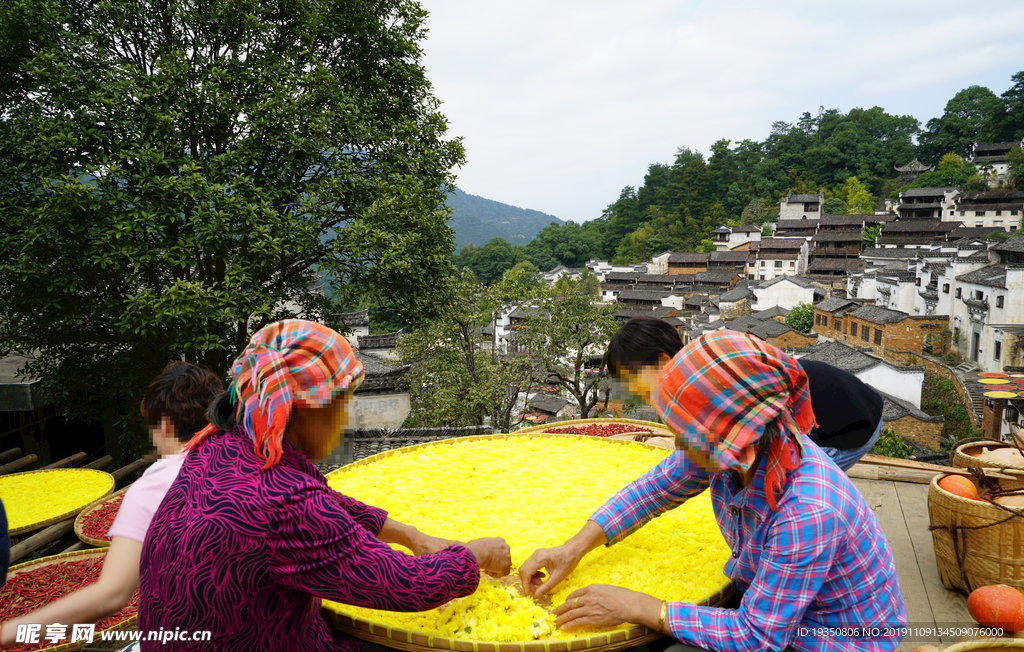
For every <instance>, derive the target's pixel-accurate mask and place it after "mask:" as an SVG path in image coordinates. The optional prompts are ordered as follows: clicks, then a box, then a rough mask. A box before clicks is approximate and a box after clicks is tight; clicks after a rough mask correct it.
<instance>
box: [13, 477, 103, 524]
mask: <svg viewBox="0 0 1024 652" xmlns="http://www.w3.org/2000/svg"><path fill="white" fill-rule="evenodd" d="M68 471H75V472H76V473H81V474H96V473H98V474H101V475H103V476H106V478H107V479H108V480H109V483H108V484H107V486H106V489H104V490H103V492H102V493H98V494H96V495H92V496H88V497H86V498H83V499H82V500H81V504H77V501H76V504H75V505H73V506H72V507H71V508H69V509H68V510H67V511H65V512H64V513H62V514H58V515H56V516H53V517H51V518H48V519H45V520H42V521H37V522H33V523H29V524H28V525H23V526H22V527H19V528H14V529H12V530H11V531H10V532H9V534H10V535H11V536H15V535H17V534H21V533H23V532H31V531H32V530H38V529H39V528H43V527H46V526H48V525H53V524H54V523H60V522H61V521H65V520H67V519H69V518H71V517H72V516H75V515H76V514H78V513H79V512H81V511H82V510H83V509H85V508H86V507H88V506H89V505H91V504H92V503H93V502H95V501H97V500H100V499H102V498H103V497H104V496H109V495H110V492H111V491H113V489H114V476H112V475H110V474H109V473H107V472H105V471H97V470H95V469H49V470H46V471H27V472H25V473H14V474H12V475H5V476H0V487H2V486H3V483H4V481H5V480H7V479H10V478H16V477H24V476H26V475H31V474H39V473H57V472H63V474H66V473H67V472H68ZM57 490H59V489H57ZM2 495H3V491H2V490H0V497H2ZM6 507H7V509H8V510H10V509H11V508H10V506H9V505H7V506H6ZM7 518H8V521H10V518H11V512H10V511H8V512H7Z"/></svg>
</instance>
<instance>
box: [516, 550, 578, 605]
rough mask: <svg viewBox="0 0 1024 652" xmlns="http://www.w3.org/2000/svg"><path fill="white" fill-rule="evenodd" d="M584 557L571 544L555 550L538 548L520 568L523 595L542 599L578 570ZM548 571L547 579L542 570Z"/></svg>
mask: <svg viewBox="0 0 1024 652" xmlns="http://www.w3.org/2000/svg"><path fill="white" fill-rule="evenodd" d="M582 558H583V555H582V554H580V553H579V551H578V550H577V549H576V547H575V546H573V545H571V544H570V543H568V542H567V543H563V544H562V545H560V546H558V547H555V548H538V549H537V550H534V551H533V554H532V555H530V558H529V559H527V560H526V561H525V562H523V565H522V566H520V567H519V581H520V583H521V584H522V585H523V593H525V594H526V595H532V596H536V597H540V596H542V595H546V594H547V593H548V592H550V591H551V590H552V589H554V588H555V587H556V586H558V584H559V583H560V582H561V581H562V580H564V579H565V578H566V576H567V575H568V574H569V573H571V572H573V571H574V570H576V566H577V565H578V564H579V563H580V559H582ZM542 568H543V569H546V570H547V577H546V578H545V575H544V572H543V571H542V570H541V569H542Z"/></svg>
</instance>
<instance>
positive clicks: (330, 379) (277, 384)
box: [185, 319, 363, 469]
mask: <svg viewBox="0 0 1024 652" xmlns="http://www.w3.org/2000/svg"><path fill="white" fill-rule="evenodd" d="M232 375H233V376H234V380H233V381H232V382H231V386H230V387H228V392H229V393H230V395H231V401H232V403H233V404H234V405H235V406H236V414H235V417H236V419H237V421H238V423H239V424H242V425H244V426H245V430H246V432H248V433H249V435H250V436H251V437H252V438H253V447H254V449H255V451H256V454H257V455H259V456H260V457H261V458H263V459H264V460H266V463H265V464H264V465H263V468H264V469H267V468H270V467H271V466H273V465H274V464H276V463H277V462H278V460H280V459H281V453H282V449H281V442H282V440H283V439H284V431H285V427H286V426H287V425H288V417H289V416H290V415H291V412H292V407H293V406H299V407H320V406H324V405H327V404H328V403H330V402H331V401H332V400H334V398H335V397H337V396H338V395H340V394H342V393H344V392H346V391H354V390H355V389H356V388H357V387H359V385H360V384H362V382H363V365H362V363H360V362H359V361H358V360H357V359H356V357H355V354H354V353H353V352H352V347H350V346H349V344H348V341H346V340H345V338H344V337H342V336H341V335H339V334H338V333H336V332H334V331H333V330H331V329H330V328H327V327H326V326H324V325H322V324H317V323H316V322H311V321H305V320H302V319H286V320H284V321H279V322H276V323H274V324H271V325H269V326H267V327H265V328H263V329H262V330H260V331H259V332H257V333H256V334H255V335H253V336H252V339H251V340H250V341H249V346H248V347H246V349H245V350H244V351H242V354H241V355H240V356H238V359H237V360H235V363H234V365H233V366H232ZM215 431H216V430H215V429H213V428H212V427H208V428H206V429H204V430H202V431H200V432H199V433H197V434H196V436H195V437H193V438H192V440H191V441H190V442H189V443H188V444H187V445H186V447H185V448H186V449H190V448H192V447H193V446H195V445H197V444H199V442H201V441H202V440H203V439H205V437H206V436H207V435H209V434H210V433H211V432H215Z"/></svg>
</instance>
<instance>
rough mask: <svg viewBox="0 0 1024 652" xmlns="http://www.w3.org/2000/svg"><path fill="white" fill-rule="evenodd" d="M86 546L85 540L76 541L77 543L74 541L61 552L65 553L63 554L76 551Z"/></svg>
mask: <svg viewBox="0 0 1024 652" xmlns="http://www.w3.org/2000/svg"><path fill="white" fill-rule="evenodd" d="M84 547H85V542H84V541H76V542H75V543H72V544H71V545H70V546H68V547H67V548H64V549H63V550H61V551H60V554H62V555H63V554H66V553H69V552H74V551H76V550H81V549H82V548H84Z"/></svg>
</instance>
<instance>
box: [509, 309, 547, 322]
mask: <svg viewBox="0 0 1024 652" xmlns="http://www.w3.org/2000/svg"><path fill="white" fill-rule="evenodd" d="M538 314H540V309H539V308H532V307H530V306H517V307H516V309H515V310H513V311H512V312H510V313H509V315H508V317H509V319H526V318H527V317H536V316H537V315H538Z"/></svg>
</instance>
